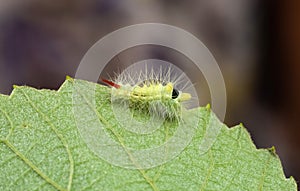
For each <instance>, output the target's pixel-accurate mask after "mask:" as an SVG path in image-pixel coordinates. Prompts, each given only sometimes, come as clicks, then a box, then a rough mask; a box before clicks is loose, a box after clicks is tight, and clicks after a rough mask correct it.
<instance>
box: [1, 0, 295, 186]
mask: <svg viewBox="0 0 300 191" xmlns="http://www.w3.org/2000/svg"><path fill="white" fill-rule="evenodd" d="M299 21H300V2H299V1H296V0H287V1H279V0H272V1H258V0H210V1H204V0H197V1H196V0H195V1H193V0H186V1H179V0H160V1H158V0H151V1H150V0H143V1H140V0H139V1H138V0H95V1H85V0H43V1H38V0H23V1H18V0H10V1H8V0H0V92H1V93H2V94H10V92H11V91H12V86H13V84H17V85H29V86H33V87H36V88H50V89H58V88H59V86H60V85H61V84H62V83H63V81H64V80H65V77H66V75H69V76H73V77H74V75H75V72H76V69H77V66H78V65H79V63H80V60H81V58H82V57H83V56H84V54H85V53H86V51H87V50H88V49H89V48H90V47H91V46H92V45H93V44H94V43H95V42H96V41H98V40H99V39H100V38H101V37H103V36H104V35H106V34H108V33H110V32H112V31H114V30H116V29H118V28H121V27H124V26H127V25H132V24H137V23H144V22H160V23H165V24H170V25H174V26H177V27H181V28H183V29H185V30H187V31H189V32H190V33H192V34H193V35H195V36H196V37H198V38H199V39H201V40H202V41H203V42H204V44H205V45H206V46H207V47H208V48H209V49H210V51H211V52H212V54H213V55H214V56H215V58H216V60H217V62H218V64H219V65H220V68H221V70H222V72H223V75H224V79H225V83H226V88H227V95H228V108H227V113H226V119H225V123H226V124H227V125H229V126H233V125H237V124H239V123H240V122H243V123H244V125H245V126H246V128H247V129H248V131H250V133H251V136H252V138H253V140H254V142H255V144H256V145H257V147H259V148H266V147H271V146H275V147H276V151H277V153H278V155H279V157H280V158H281V160H282V164H283V167H284V171H285V174H286V176H287V177H289V176H294V178H295V179H296V180H298V181H299V180H300V163H299V158H300V125H299V124H300V117H298V115H299V114H300V99H299V98H300V86H299V83H300V25H299ZM149 52H151V55H149V54H147V53H149ZM165 52H166V51H165V50H162V48H161V47H160V48H159V47H144V48H143V47H141V49H139V48H138V47H135V48H133V50H131V51H130V50H129V51H124V52H122V53H120V55H119V56H118V61H119V62H125V63H128V62H135V61H137V60H139V59H142V58H148V57H153V55H154V56H155V57H156V58H162V59H163V58H166V59H169V60H170V61H171V62H172V61H174V60H177V59H174V58H175V57H172V54H173V53H172V51H169V52H170V53H169V54H166V53H165ZM141 55H144V56H141ZM166 55H167V56H166ZM172 58H173V59H172ZM181 63H182V65H183V63H185V62H184V61H183V62H181ZM112 64H113V61H112ZM179 65H180V64H179ZM199 81H200V82H199V83H198V86H199V88H201V84H202V80H199ZM203 86H204V87H205V85H203ZM202 92H206V91H202ZM204 94H205V93H204ZM203 97H205V96H203ZM205 102H206V103H207V102H208V101H206V99H203V100H202V101H201V103H202V104H203V105H206V103H205Z"/></svg>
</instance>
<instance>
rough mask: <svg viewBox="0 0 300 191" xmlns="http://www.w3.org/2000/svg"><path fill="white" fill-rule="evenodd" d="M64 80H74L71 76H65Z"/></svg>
mask: <svg viewBox="0 0 300 191" xmlns="http://www.w3.org/2000/svg"><path fill="white" fill-rule="evenodd" d="M66 80H68V81H73V80H74V79H73V78H72V77H71V76H66Z"/></svg>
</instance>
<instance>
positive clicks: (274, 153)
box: [268, 146, 277, 156]
mask: <svg viewBox="0 0 300 191" xmlns="http://www.w3.org/2000/svg"><path fill="white" fill-rule="evenodd" d="M268 151H269V152H270V153H271V154H272V155H274V156H277V154H276V148H275V147H274V146H272V147H271V148H268Z"/></svg>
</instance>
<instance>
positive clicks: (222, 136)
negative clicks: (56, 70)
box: [0, 79, 297, 191]
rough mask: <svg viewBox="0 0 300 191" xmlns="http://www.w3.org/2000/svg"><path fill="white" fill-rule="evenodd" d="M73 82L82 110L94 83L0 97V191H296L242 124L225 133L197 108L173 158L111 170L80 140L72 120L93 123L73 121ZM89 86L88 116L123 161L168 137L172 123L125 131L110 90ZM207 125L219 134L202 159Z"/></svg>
mask: <svg viewBox="0 0 300 191" xmlns="http://www.w3.org/2000/svg"><path fill="white" fill-rule="evenodd" d="M77 82H78V83H79V84H81V85H82V86H81V87H83V88H81V89H80V95H81V96H82V97H83V98H85V99H82V100H83V101H82V102H81V103H80V104H82V105H81V106H80V107H82V108H85V107H87V105H89V104H90V103H89V102H88V100H89V98H88V97H89V96H90V94H88V93H87V92H89V91H86V90H85V89H89V88H92V87H94V86H95V84H93V83H90V82H86V81H81V80H73V79H67V80H66V82H65V83H64V84H63V85H62V87H61V88H60V89H59V91H51V90H36V89H33V88H30V87H14V91H13V93H12V94H11V95H10V96H5V95H0V141H1V142H0V153H1V155H0V190H218V191H219V190H234V191H236V190H251V191H252V190H268V191H269V190H276V191H277V190H278V191H279V190H280V191H281V190H288V191H289V190H297V186H296V182H295V180H294V179H293V178H288V179H286V178H285V175H284V173H283V170H282V166H281V163H280V160H279V158H278V156H277V155H276V154H275V149H274V148H271V149H256V147H255V145H254V144H253V143H252V141H251V138H250V136H249V134H248V132H247V131H246V129H245V128H244V127H243V126H242V125H238V126H235V127H232V128H228V127H227V126H225V125H224V124H222V123H220V122H219V121H218V119H217V118H216V116H215V115H214V114H213V113H212V112H211V111H210V109H209V108H208V107H207V108H199V109H197V111H200V119H199V125H198V126H197V127H194V130H195V133H194V135H193V137H192V140H191V142H189V144H188V145H186V147H185V148H184V150H183V151H181V152H180V153H179V155H176V157H174V158H172V159H170V160H168V161H166V162H165V163H163V164H161V165H157V166H154V167H152V168H147V169H143V168H138V167H139V164H136V163H135V165H137V166H136V167H137V168H124V167H122V166H116V165H113V164H111V163H110V161H107V160H105V159H103V158H101V156H100V155H99V153H97V151H95V150H92V149H91V147H89V146H88V145H89V144H90V143H87V141H86V140H84V139H83V138H82V133H81V134H80V130H79V129H78V127H77V125H78V123H79V122H80V123H81V122H85V123H86V125H87V127H88V126H89V125H91V124H92V123H94V121H91V120H89V119H86V118H84V117H82V118H80V119H79V122H78V120H77V119H76V118H75V117H76V114H75V113H74V99H76V97H74V92H73V91H74V84H75V83H77ZM84 87H85V88H84ZM95 87H96V91H95V95H96V101H95V103H96V109H95V110H91V111H93V112H94V114H95V115H96V116H97V117H98V119H99V121H101V124H102V125H103V126H104V127H105V131H106V133H107V135H108V136H111V138H112V139H113V140H114V141H115V142H118V143H119V144H120V145H121V146H122V147H124V150H125V151H126V153H127V154H128V158H129V159H130V160H133V161H134V158H133V157H132V156H133V155H131V153H130V152H131V150H127V149H126V148H125V147H130V148H132V149H145V148H148V147H152V148H153V147H155V146H159V145H161V144H163V143H164V142H165V141H166V140H168V139H169V138H170V137H172V136H173V135H174V134H175V132H176V123H175V122H172V121H170V122H166V123H164V125H163V126H162V127H161V128H159V129H157V130H156V131H155V132H153V134H151V135H148V134H147V135H146V134H145V135H138V134H136V133H132V132H130V131H127V130H124V128H122V127H121V125H120V124H118V122H117V121H116V119H115V118H114V116H113V114H112V110H111V103H110V97H109V89H108V88H107V87H104V86H101V85H96V86H95ZM78 95H79V94H78ZM84 100H85V101H84ZM91 108H92V107H91ZM141 115H142V114H141ZM77 117H78V116H77ZM139 117H140V118H141V119H144V116H142V117H141V116H139ZM211 122H213V123H211ZM209 124H213V127H217V128H216V129H219V133H218V134H217V136H216V137H215V138H216V140H215V141H214V142H213V143H212V144H211V145H210V146H211V147H209V149H208V150H207V151H205V152H202V153H201V152H200V149H199V148H200V145H201V144H202V143H203V142H202V141H203V139H204V137H205V135H206V133H207V132H208V131H207V130H208V127H209ZM95 136H97V135H95ZM95 136H94V137H95ZM93 141H94V142H97V140H96V139H91V142H93ZM103 148H105V147H103ZM112 154H114V153H112ZM130 156H131V157H130ZM111 157H112V158H111V160H112V161H113V160H114V159H115V158H113V155H112V156H111ZM116 157H117V156H116ZM151 157H155V156H148V158H147V157H146V158H145V159H149V160H150V161H151Z"/></svg>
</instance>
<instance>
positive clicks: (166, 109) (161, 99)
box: [101, 67, 192, 120]
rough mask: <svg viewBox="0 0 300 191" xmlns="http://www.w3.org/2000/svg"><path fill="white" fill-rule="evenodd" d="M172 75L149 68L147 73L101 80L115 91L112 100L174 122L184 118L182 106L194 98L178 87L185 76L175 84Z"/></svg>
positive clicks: (176, 80)
mask: <svg viewBox="0 0 300 191" xmlns="http://www.w3.org/2000/svg"><path fill="white" fill-rule="evenodd" d="M171 73H172V71H171V68H168V70H166V71H163V70H162V68H161V67H160V69H159V70H158V72H157V73H156V72H155V70H154V69H153V68H152V69H151V70H150V72H148V70H147V68H146V69H145V71H144V72H143V71H141V72H135V73H134V74H132V73H131V72H123V73H122V74H121V75H119V76H118V77H117V78H116V79H114V80H107V79H104V78H102V79H101V80H102V82H103V83H105V84H106V85H109V86H110V87H111V88H112V90H111V94H112V97H113V100H115V101H119V103H122V102H124V101H128V102H129V107H130V108H133V109H135V110H136V109H137V110H139V111H141V112H146V113H150V114H151V115H156V116H159V117H162V118H165V119H171V120H174V119H180V118H181V112H182V111H183V109H184V107H183V105H182V103H183V102H186V101H190V100H191V97H192V96H191V94H190V93H186V92H183V91H181V90H179V89H177V88H176V87H175V86H176V84H177V83H178V82H180V80H182V79H181V78H183V75H180V76H175V77H177V79H173V80H172V79H171V78H172V75H171Z"/></svg>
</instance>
